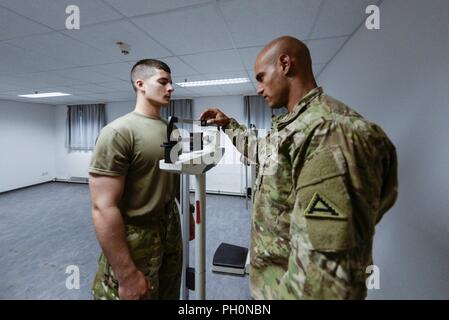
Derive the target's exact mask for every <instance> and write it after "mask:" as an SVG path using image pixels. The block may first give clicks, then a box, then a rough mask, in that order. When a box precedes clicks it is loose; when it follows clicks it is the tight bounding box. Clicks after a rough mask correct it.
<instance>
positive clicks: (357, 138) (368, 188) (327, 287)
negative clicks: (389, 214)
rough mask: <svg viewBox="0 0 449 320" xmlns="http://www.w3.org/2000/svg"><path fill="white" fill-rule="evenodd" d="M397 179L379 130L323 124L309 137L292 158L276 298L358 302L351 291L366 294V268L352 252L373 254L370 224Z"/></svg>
mask: <svg viewBox="0 0 449 320" xmlns="http://www.w3.org/2000/svg"><path fill="white" fill-rule="evenodd" d="M356 121H357V120H356ZM303 150H304V149H303ZM293 153H294V152H293ZM396 174H397V173H396V153H395V150H394V147H393V145H392V144H391V142H389V140H388V138H386V136H385V134H384V133H383V132H382V131H381V130H380V128H378V127H377V126H374V125H372V124H367V123H366V122H363V123H362V122H361V123H359V124H350V125H348V124H340V123H334V122H324V123H323V124H322V125H320V126H319V127H317V128H316V129H315V130H314V131H313V133H312V135H311V138H310V140H309V144H308V146H307V148H306V149H305V152H304V151H303V152H302V153H300V152H298V153H297V154H294V157H293V177H294V180H295V185H294V187H295V190H296V201H295V205H294V208H293V212H292V215H291V221H290V245H291V252H290V256H289V262H288V269H287V271H286V273H285V274H284V276H283V277H282V278H281V282H280V286H279V297H280V298H284V299H298V298H302V299H349V298H353V297H360V296H363V294H362V295H360V294H359V295H357V294H356V293H355V292H356V291H357V290H360V288H362V291H363V289H364V288H365V284H364V281H363V279H364V272H365V270H364V268H362V267H366V266H364V265H363V263H360V261H359V260H358V259H359V258H360V255H358V254H354V252H355V251H357V250H368V251H367V252H366V253H364V254H362V256H363V255H366V256H369V255H370V254H371V252H370V251H369V250H371V249H370V248H371V244H372V238H373V236H374V226H375V224H376V223H377V221H379V219H380V217H381V215H382V214H383V213H384V212H385V211H386V210H387V209H388V208H389V207H391V206H392V204H393V203H394V200H395V199H396V194H397V191H396V190H397V180H396V179H397V177H396ZM379 195H380V196H379ZM360 248H362V249H360ZM365 248H366V249H365ZM354 250H355V251H354Z"/></svg>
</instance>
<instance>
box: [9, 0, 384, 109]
mask: <svg viewBox="0 0 449 320" xmlns="http://www.w3.org/2000/svg"><path fill="white" fill-rule="evenodd" d="M376 2H378V1H374V3H376ZM369 4H373V1H372V0H57V1H55V0H2V1H1V2H0V52H1V55H0V99H4V100H17V101H30V100H29V99H24V98H19V97H17V95H18V94H25V93H33V92H35V91H39V92H46V91H61V92H67V93H71V94H72V96H68V97H59V98H47V99H34V100H31V102H38V103H50V104H67V103H82V102H111V101H122V100H132V99H133V98H134V92H133V90H132V88H131V84H130V83H129V80H128V79H129V72H130V69H131V67H132V65H133V64H134V63H135V62H136V61H137V60H139V59H142V58H158V59H160V60H163V61H165V62H166V63H168V65H169V66H170V67H171V69H172V76H173V78H174V81H175V82H176V81H178V82H179V81H184V80H185V79H187V80H192V81H193V80H202V79H210V80H211V79H221V78H238V77H249V78H250V79H251V80H252V82H251V83H249V84H248V83H247V84H239V85H229V86H210V87H196V88H192V89H190V88H189V89H186V88H181V87H178V86H176V87H175V93H174V97H175V98H176V97H179V98H181V97H197V96H212V95H214V96H215V95H230V94H232V95H234V94H256V90H255V79H254V75H253V71H252V67H253V63H254V60H255V57H256V55H257V53H258V52H259V50H260V49H261V48H262V47H263V46H264V45H265V44H266V43H268V42H269V41H270V40H272V39H274V38H276V37H278V36H281V35H292V36H295V37H298V38H300V39H302V40H303V41H305V42H306V43H307V44H308V46H309V48H310V50H311V53H312V58H313V63H314V66H313V68H314V72H315V74H316V75H318V74H319V73H320V72H321V71H322V70H323V69H324V68H325V67H326V65H327V63H329V61H330V60H331V59H332V58H333V57H334V56H335V54H336V53H337V52H338V51H339V50H340V49H341V47H342V46H343V45H344V44H345V42H346V40H347V39H348V38H349V37H350V36H351V35H352V34H353V33H354V32H355V31H356V30H357V28H358V27H359V26H360V24H361V23H362V22H363V20H364V19H365V17H366V14H365V8H366V6H367V5H369ZM68 5H78V7H79V8H80V21H81V28H80V30H67V29H66V28H65V20H66V18H67V17H68V15H67V14H66V13H65V8H66V7H67V6H68ZM117 41H123V42H125V43H128V44H129V45H130V46H131V52H130V54H128V55H123V54H121V53H120V50H119V49H118V47H117V45H116V44H115V43H116V42H117Z"/></svg>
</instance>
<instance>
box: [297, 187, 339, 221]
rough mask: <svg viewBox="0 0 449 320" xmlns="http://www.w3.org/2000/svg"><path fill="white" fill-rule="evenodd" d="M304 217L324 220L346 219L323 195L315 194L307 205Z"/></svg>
mask: <svg viewBox="0 0 449 320" xmlns="http://www.w3.org/2000/svg"><path fill="white" fill-rule="evenodd" d="M304 215H305V216H306V217H308V218H325V219H346V218H347V216H346V215H343V214H342V213H341V212H340V210H338V208H337V207H336V206H335V205H334V204H332V203H331V202H330V201H329V200H327V199H326V198H325V197H324V196H323V195H321V194H319V193H318V192H315V194H314V195H313V197H312V199H311V200H310V202H309V204H308V205H307V208H306V211H305V213H304Z"/></svg>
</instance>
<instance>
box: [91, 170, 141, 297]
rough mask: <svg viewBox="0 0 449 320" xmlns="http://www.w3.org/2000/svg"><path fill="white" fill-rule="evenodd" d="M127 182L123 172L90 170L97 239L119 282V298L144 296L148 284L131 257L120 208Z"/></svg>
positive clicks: (93, 215)
mask: <svg viewBox="0 0 449 320" xmlns="http://www.w3.org/2000/svg"><path fill="white" fill-rule="evenodd" d="M124 185H125V177H124V176H118V177H111V176H102V175H96V174H92V173H91V174H90V177H89V188H90V193H91V201H92V218H93V222H94V227H95V231H96V234H97V238H98V241H99V243H100V246H101V248H102V250H103V253H104V255H105V256H106V258H107V260H108V262H109V264H110V265H111V267H112V269H113V271H114V274H115V276H116V277H117V280H118V282H119V295H120V298H122V299H123V298H131V299H133V298H140V297H142V296H145V295H146V294H147V293H148V285H147V283H146V280H145V278H144V277H143V274H142V273H141V272H140V271H139V270H138V269H137V268H136V266H135V264H134V262H133V260H132V258H131V255H130V252H129V249H128V245H127V241H126V234H125V225H124V223H123V218H122V216H121V213H120V209H119V208H118V204H119V202H120V199H121V198H122V195H123V189H124ZM142 278H143V279H142ZM142 281H144V282H142Z"/></svg>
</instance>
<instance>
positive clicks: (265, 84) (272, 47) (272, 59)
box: [254, 36, 317, 111]
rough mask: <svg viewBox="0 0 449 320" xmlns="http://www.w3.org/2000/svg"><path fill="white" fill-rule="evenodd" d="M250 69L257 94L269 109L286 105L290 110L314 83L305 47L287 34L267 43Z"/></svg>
mask: <svg viewBox="0 0 449 320" xmlns="http://www.w3.org/2000/svg"><path fill="white" fill-rule="evenodd" d="M254 71H255V74H256V80H257V82H258V86H257V93H258V94H260V95H262V96H263V97H264V98H265V101H266V102H267V103H268V105H269V106H270V107H272V108H278V107H281V106H287V108H288V109H289V111H290V110H291V109H292V108H293V106H294V105H295V104H296V103H297V102H298V101H299V100H300V99H301V98H302V97H303V96H304V95H305V94H307V93H308V92H309V91H310V90H311V89H313V88H315V87H316V86H317V84H316V81H315V77H314V75H313V71H312V59H311V57H310V52H309V49H308V48H307V46H306V45H305V44H304V43H303V42H301V41H300V40H298V39H296V38H294V37H290V36H283V37H280V38H277V39H274V40H273V41H271V42H270V43H268V44H267V45H266V46H265V47H264V48H263V49H262V50H261V51H260V52H259V54H258V55H257V58H256V63H255V65H254Z"/></svg>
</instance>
